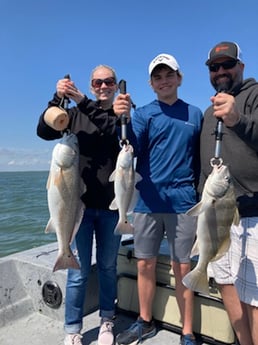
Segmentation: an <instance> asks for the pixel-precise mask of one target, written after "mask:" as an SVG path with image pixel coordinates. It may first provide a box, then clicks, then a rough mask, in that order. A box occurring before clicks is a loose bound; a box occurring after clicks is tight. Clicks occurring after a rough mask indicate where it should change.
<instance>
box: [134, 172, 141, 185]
mask: <svg viewBox="0 0 258 345" xmlns="http://www.w3.org/2000/svg"><path fill="white" fill-rule="evenodd" d="M141 180H142V176H141V175H140V174H139V173H138V172H135V183H137V182H140V181H141Z"/></svg>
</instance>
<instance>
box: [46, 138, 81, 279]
mask: <svg viewBox="0 0 258 345" xmlns="http://www.w3.org/2000/svg"><path fill="white" fill-rule="evenodd" d="M85 190H86V186H85V185H84V183H83V182H82V179H81V177H80V174H79V145H78V139H77V136H76V135H75V134H73V133H64V135H63V137H62V138H61V140H60V141H59V142H58V143H57V144H56V145H55V146H54V149H53V151H52V160H51V164H50V171H49V176H48V180H47V200H48V209H49V214H50V218H49V221H48V223H47V226H46V228H45V232H46V233H49V232H55V233H56V237H57V242H58V256H57V259H56V262H55V264H54V268H53V272H55V271H57V270H60V269H66V268H74V269H79V268H80V265H79V263H78V261H77V260H76V258H75V256H74V254H73V253H72V251H71V248H70V244H71V242H72V241H73V239H74V236H75V235H76V233H77V231H78V228H79V226H80V223H81V220H82V217H83V213H84V209H85V206H84V204H83V202H82V201H81V199H80V196H81V194H82V193H83V192H84V191H85Z"/></svg>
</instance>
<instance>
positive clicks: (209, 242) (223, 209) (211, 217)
mask: <svg viewBox="0 0 258 345" xmlns="http://www.w3.org/2000/svg"><path fill="white" fill-rule="evenodd" d="M186 214H187V215H190V216H198V219H197V230H196V241H195V243H194V245H193V248H192V252H191V256H195V255H197V257H198V260H197V264H196V266H195V267H194V268H193V270H192V271H190V272H189V273H187V274H186V275H185V276H184V278H183V280H182V282H183V284H184V285H185V286H186V287H187V288H189V289H191V290H193V291H198V292H200V293H203V294H209V282H208V273H207V267H208V264H209V262H212V261H216V260H218V259H220V258H221V257H222V256H223V255H225V254H226V252H227V251H228V249H229V246H230V228H231V225H232V224H239V213H238V209H237V206H236V197H235V193H234V187H233V183H232V178H231V175H230V171H229V168H228V166H226V165H223V164H221V165H214V166H213V170H212V172H211V173H210V175H209V176H208V178H207V180H206V182H205V184H204V189H203V193H202V197H201V200H200V202H199V203H198V204H196V205H195V206H194V207H192V208H191V209H190V210H188V211H187V212H186Z"/></svg>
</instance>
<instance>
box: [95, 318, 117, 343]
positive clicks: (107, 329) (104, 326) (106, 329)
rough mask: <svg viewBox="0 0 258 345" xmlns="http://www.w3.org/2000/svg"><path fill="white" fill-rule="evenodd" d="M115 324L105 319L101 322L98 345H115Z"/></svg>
mask: <svg viewBox="0 0 258 345" xmlns="http://www.w3.org/2000/svg"><path fill="white" fill-rule="evenodd" d="M113 327H114V324H113V322H112V321H111V320H108V319H106V318H103V319H102V320H101V325H100V329H99V336H98V345H113V344H114V334H113V329H112V328H113Z"/></svg>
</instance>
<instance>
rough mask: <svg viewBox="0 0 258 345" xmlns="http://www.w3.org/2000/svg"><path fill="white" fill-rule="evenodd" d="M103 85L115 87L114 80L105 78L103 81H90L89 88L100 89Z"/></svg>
mask: <svg viewBox="0 0 258 345" xmlns="http://www.w3.org/2000/svg"><path fill="white" fill-rule="evenodd" d="M103 83H105V84H106V86H114V85H116V80H115V78H112V77H110V78H105V79H92V81H91V86H92V87H95V88H96V87H101V85H102V84H103Z"/></svg>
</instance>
